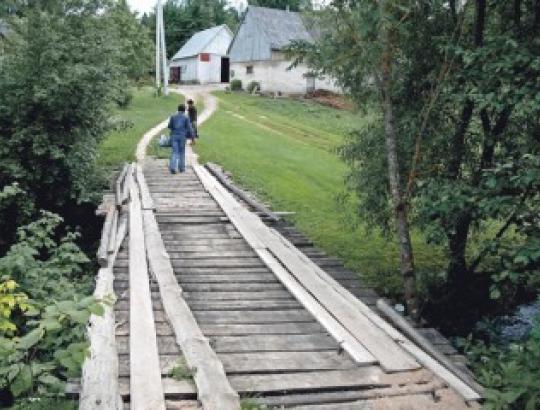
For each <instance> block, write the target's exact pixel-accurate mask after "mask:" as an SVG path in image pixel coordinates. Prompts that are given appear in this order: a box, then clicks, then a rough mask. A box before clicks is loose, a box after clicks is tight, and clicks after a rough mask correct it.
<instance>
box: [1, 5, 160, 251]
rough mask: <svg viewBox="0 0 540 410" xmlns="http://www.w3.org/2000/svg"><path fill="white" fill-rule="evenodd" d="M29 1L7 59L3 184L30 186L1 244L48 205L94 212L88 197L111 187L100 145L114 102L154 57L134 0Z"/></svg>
mask: <svg viewBox="0 0 540 410" xmlns="http://www.w3.org/2000/svg"><path fill="white" fill-rule="evenodd" d="M22 4H23V3H22V2H20V4H19V8H18V9H17V15H16V16H11V18H10V19H9V20H8V22H9V25H10V34H9V35H8V37H7V40H6V42H5V43H6V44H5V53H4V55H3V57H2V64H0V95H2V98H1V99H0V136H1V138H2V145H1V146H0V187H2V188H3V187H5V186H8V185H11V184H12V183H17V186H18V189H21V190H23V191H24V192H25V194H24V196H18V197H14V198H12V201H11V202H10V203H5V204H4V205H3V209H2V211H3V212H2V215H1V217H0V231H1V232H2V242H3V243H0V252H1V251H2V250H3V249H5V247H6V246H8V245H9V244H10V243H11V242H12V240H13V238H14V234H15V228H16V227H17V226H18V225H19V224H20V223H22V222H28V221H29V218H30V217H31V216H32V215H36V214H37V212H38V211H39V210H40V209H47V210H49V211H53V212H58V213H60V214H62V215H63V216H64V217H65V219H66V222H67V223H72V224H74V223H75V221H76V220H81V219H82V220H85V219H87V218H80V216H81V215H80V212H85V211H86V209H85V208H83V207H80V206H78V204H81V203H91V202H92V201H93V200H95V199H96V198H97V196H96V195H97V193H98V192H99V191H100V190H101V186H100V185H99V184H100V182H99V179H98V178H96V174H97V170H96V168H95V162H96V161H95V160H96V150H97V147H98V144H99V142H100V141H101V139H102V137H103V135H104V134H105V132H106V131H107V130H108V129H109V126H110V123H109V112H110V108H111V103H113V102H117V103H119V104H125V102H126V98H128V97H126V93H127V89H128V88H127V85H128V79H129V78H133V79H136V78H138V77H140V76H141V75H143V74H144V73H145V72H147V71H148V64H151V58H149V56H150V55H151V52H148V51H145V50H148V49H150V50H151V44H150V42H149V41H148V39H147V33H145V31H144V28H143V27H142V26H141V25H140V24H139V23H138V21H137V20H136V19H135V16H133V15H132V14H131V13H129V10H128V9H126V8H125V4H124V2H120V3H119V4H116V3H114V4H112V5H110V2H108V1H105V0H92V1H89V0H77V1H71V2H68V3H66V2H63V1H56V0H54V1H53V0H51V1H48V2H29V3H28V5H27V6H26V7H22ZM149 44H150V46H149ZM135 55H136V56H137V57H135ZM146 60H149V61H146ZM14 222H15V223H14ZM89 222H91V221H89Z"/></svg>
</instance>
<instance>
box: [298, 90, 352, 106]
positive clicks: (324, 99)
mask: <svg viewBox="0 0 540 410" xmlns="http://www.w3.org/2000/svg"><path fill="white" fill-rule="evenodd" d="M305 98H306V99H308V100H312V101H315V102H317V103H319V104H321V105H325V106H327V107H332V108H337V109H338V110H353V109H354V104H353V103H352V102H351V101H350V100H348V99H347V98H346V97H345V96H344V95H341V94H336V93H333V92H332V91H327V90H315V91H313V92H311V93H309V94H307V95H306V96H305Z"/></svg>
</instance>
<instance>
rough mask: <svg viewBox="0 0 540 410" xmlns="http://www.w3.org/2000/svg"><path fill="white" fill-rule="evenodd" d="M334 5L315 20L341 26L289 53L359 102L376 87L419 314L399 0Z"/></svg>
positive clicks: (409, 292) (408, 293)
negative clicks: (400, 101) (402, 119)
mask: <svg viewBox="0 0 540 410" xmlns="http://www.w3.org/2000/svg"><path fill="white" fill-rule="evenodd" d="M332 5H333V7H334V8H333V9H331V10H330V11H329V13H328V14H327V15H326V16H325V17H323V18H326V19H327V20H325V21H324V22H322V21H321V20H320V19H317V20H316V22H317V23H318V24H320V25H322V26H324V27H326V25H327V24H330V23H335V21H333V20H334V19H336V20H338V23H339V27H336V29H335V30H327V31H325V34H324V35H323V38H322V40H321V41H320V42H319V43H318V44H307V43H304V42H300V43H295V44H294V45H293V46H292V47H291V52H292V53H293V54H296V55H297V56H298V59H297V61H296V63H300V62H301V61H303V60H306V62H307V63H308V64H309V65H310V66H312V67H313V68H314V69H315V70H318V71H319V72H320V73H321V74H331V75H332V76H334V77H335V78H336V79H337V80H338V81H339V82H340V83H341V84H342V85H343V86H345V87H346V88H347V89H348V90H349V91H350V92H351V94H352V96H353V98H355V99H356V101H357V102H358V103H361V102H362V100H363V97H364V96H365V94H366V91H367V90H369V91H373V92H374V96H375V98H377V100H378V102H379V104H380V106H381V111H382V117H381V120H382V121H381V123H380V126H382V127H384V131H383V132H381V130H379V132H380V134H379V135H383V136H384V140H385V142H386V163H387V167H388V170H387V175H388V181H389V187H390V197H391V200H392V207H393V213H394V220H395V226H396V232H397V235H398V242H399V249H400V257H401V273H402V275H403V282H404V294H405V300H406V302H407V307H408V311H409V314H410V315H411V316H412V317H413V318H415V319H416V318H418V315H419V309H418V300H417V296H416V280H415V269H414V257H413V250H412V244H411V238H410V233H409V221H408V204H407V202H406V200H405V197H404V190H403V187H402V178H401V171H400V153H399V151H398V144H399V137H398V130H397V128H396V123H395V122H396V120H395V113H394V111H395V109H394V99H395V95H396V93H397V85H396V81H395V77H396V76H397V75H396V73H395V65H396V64H397V60H398V58H399V52H400V50H399V46H400V45H399V43H398V36H399V31H398V28H399V24H400V19H401V17H402V16H401V11H400V6H401V4H399V2H392V3H390V2H386V1H381V2H379V3H375V2H371V1H365V2H364V1H347V0H343V1H337V0H336V1H334V2H333V3H332Z"/></svg>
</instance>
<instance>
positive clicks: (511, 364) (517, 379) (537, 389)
mask: <svg viewBox="0 0 540 410" xmlns="http://www.w3.org/2000/svg"><path fill="white" fill-rule="evenodd" d="M466 350H467V353H468V356H469V358H470V359H471V362H472V364H473V366H474V370H475V374H477V375H478V378H479V381H480V383H481V384H482V385H483V386H485V387H486V390H485V399H486V403H485V406H484V408H486V409H493V410H503V409H505V410H506V409H511V410H513V409H515V410H521V409H538V408H540V382H539V380H540V367H539V366H538V363H540V316H539V317H537V318H536V321H535V324H534V326H533V329H532V331H531V333H530V335H529V338H528V339H527V340H525V341H524V342H520V343H513V344H511V345H510V346H509V347H499V346H496V345H494V344H492V345H486V344H485V343H483V342H477V343H472V344H470V345H469V346H467V347H466Z"/></svg>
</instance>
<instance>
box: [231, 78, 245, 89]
mask: <svg viewBox="0 0 540 410" xmlns="http://www.w3.org/2000/svg"><path fill="white" fill-rule="evenodd" d="M242 90H243V88H242V80H232V81H231V91H242Z"/></svg>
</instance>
